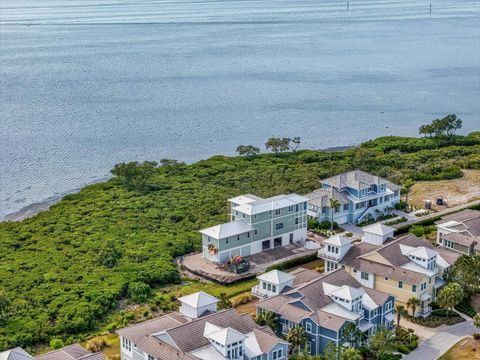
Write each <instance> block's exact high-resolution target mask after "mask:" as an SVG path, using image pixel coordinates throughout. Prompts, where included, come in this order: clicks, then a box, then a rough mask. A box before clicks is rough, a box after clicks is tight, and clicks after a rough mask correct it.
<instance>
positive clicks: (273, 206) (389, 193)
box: [200, 170, 400, 264]
mask: <svg viewBox="0 0 480 360" xmlns="http://www.w3.org/2000/svg"><path fill="white" fill-rule="evenodd" d="M332 198H334V199H337V200H339V204H340V205H339V206H337V207H335V208H333V209H331V208H330V207H329V202H330V199H332ZM399 201H400V187H399V186H398V185H395V184H393V183H391V182H389V181H387V180H386V179H383V178H381V177H378V176H375V175H371V174H368V173H366V172H363V171H360V170H354V171H351V172H347V173H344V174H340V175H337V176H334V177H331V178H328V179H325V180H323V181H322V188H321V189H318V190H316V191H314V192H312V193H310V194H308V195H305V196H300V195H297V194H289V195H278V196H273V197H270V198H266V199H263V198H260V197H258V196H255V195H252V194H246V195H241V196H237V197H234V198H231V199H228V203H229V205H228V217H229V220H230V221H229V222H226V223H223V224H219V225H215V226H212V227H209V228H207V229H203V230H200V233H201V235H202V254H203V257H204V258H205V259H207V260H209V261H211V262H214V263H217V264H223V263H225V262H227V261H228V260H230V259H231V258H232V257H234V256H242V257H247V256H250V255H254V254H258V253H260V252H262V251H266V250H269V249H273V248H276V247H281V246H287V245H289V244H293V243H300V244H303V243H304V242H305V240H306V238H307V218H308V217H314V218H316V219H318V220H319V221H320V222H321V221H324V220H330V219H331V213H332V212H333V219H334V221H335V222H337V223H338V224H344V223H357V222H360V221H362V220H364V219H365V218H366V217H367V216H368V215H371V216H377V214H378V213H379V212H380V213H385V212H388V211H390V209H391V208H393V207H394V206H395V204H396V203H398V202H399Z"/></svg>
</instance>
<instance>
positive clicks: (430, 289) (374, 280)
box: [318, 224, 459, 316]
mask: <svg viewBox="0 0 480 360" xmlns="http://www.w3.org/2000/svg"><path fill="white" fill-rule="evenodd" d="M364 230H365V236H364V237H363V241H362V242H361V243H359V244H352V243H351V240H350V239H349V238H346V237H342V236H336V237H333V238H330V239H327V240H326V241H325V242H324V244H325V246H324V247H323V248H322V249H320V250H319V254H318V255H319V257H320V258H322V259H324V260H325V269H326V271H327V272H328V271H332V270H334V269H337V268H340V267H341V268H344V269H345V270H346V271H347V272H348V273H350V274H351V275H352V276H353V277H355V279H356V280H357V281H358V282H359V283H361V284H362V285H363V286H365V287H367V288H370V289H376V290H379V291H383V292H386V293H389V294H392V295H394V296H395V299H396V302H397V303H399V304H402V305H406V303H407V302H408V300H409V299H410V298H412V297H415V298H418V299H419V300H420V306H419V307H418V309H417V311H416V313H415V315H416V316H426V315H428V314H429V313H430V312H431V308H430V303H431V302H432V301H434V300H435V298H436V296H437V292H438V290H439V289H440V288H441V287H442V286H443V285H444V283H445V282H444V280H443V275H444V272H445V271H448V269H449V267H450V266H451V265H453V264H454V263H455V260H456V259H457V258H458V256H459V254H457V253H454V252H452V251H449V250H446V249H442V248H435V247H434V246H433V245H432V244H431V243H430V242H429V241H428V240H426V239H423V238H418V237H416V236H415V235H404V236H401V237H400V238H398V239H392V237H393V228H389V227H388V226H385V225H382V224H374V225H371V226H370V227H365V228H364Z"/></svg>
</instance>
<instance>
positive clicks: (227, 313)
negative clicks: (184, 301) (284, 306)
mask: <svg viewBox="0 0 480 360" xmlns="http://www.w3.org/2000/svg"><path fill="white" fill-rule="evenodd" d="M207 322H209V323H210V324H213V325H216V326H219V327H223V328H227V327H230V328H232V329H234V330H236V331H239V332H241V333H243V334H247V333H249V332H251V331H253V329H255V328H259V326H258V325H257V324H256V323H255V322H254V321H253V320H252V318H251V317H250V316H249V315H239V314H238V313H237V312H236V311H235V310H234V309H230V310H224V311H219V312H216V313H213V314H211V315H207V316H204V317H201V318H199V319H196V320H193V321H191V322H189V323H186V324H182V325H179V326H176V327H173V328H171V329H169V330H167V331H166V334H167V335H168V336H169V337H170V338H171V339H172V340H173V342H174V343H175V344H176V345H177V347H178V349H179V350H180V351H181V352H182V353H187V352H190V351H193V350H195V349H198V348H200V347H202V346H206V345H208V344H209V342H208V339H207V338H205V337H204V336H203V330H204V328H205V324H206V323H207Z"/></svg>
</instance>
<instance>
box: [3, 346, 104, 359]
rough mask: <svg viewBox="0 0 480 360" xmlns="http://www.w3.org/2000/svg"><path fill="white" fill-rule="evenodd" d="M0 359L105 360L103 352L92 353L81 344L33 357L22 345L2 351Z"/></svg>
mask: <svg viewBox="0 0 480 360" xmlns="http://www.w3.org/2000/svg"><path fill="white" fill-rule="evenodd" d="M0 360H105V357H104V356H103V354H102V353H101V352H95V353H92V352H90V351H88V350H86V349H85V348H83V347H82V346H80V345H79V344H72V345H68V346H65V347H63V348H61V349H57V350H54V351H50V352H48V353H45V354H42V355H38V356H37V357H33V356H32V355H30V354H29V353H27V352H26V351H25V350H23V349H22V348H20V347H17V348H14V349H10V350H6V351H3V352H0Z"/></svg>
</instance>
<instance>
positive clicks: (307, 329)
mask: <svg viewBox="0 0 480 360" xmlns="http://www.w3.org/2000/svg"><path fill="white" fill-rule="evenodd" d="M305 330H306V331H307V332H309V333H311V332H312V324H310V323H309V322H307V323H306V324H305Z"/></svg>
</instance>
